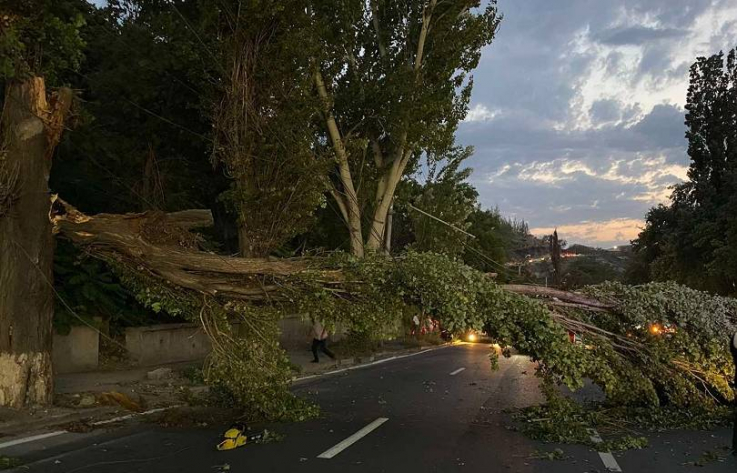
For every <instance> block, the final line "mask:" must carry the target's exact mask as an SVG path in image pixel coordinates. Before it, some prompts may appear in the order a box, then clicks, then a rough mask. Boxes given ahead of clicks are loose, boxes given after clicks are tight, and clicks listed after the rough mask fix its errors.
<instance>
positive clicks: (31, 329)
mask: <svg viewBox="0 0 737 473" xmlns="http://www.w3.org/2000/svg"><path fill="white" fill-rule="evenodd" d="M71 100H72V92H71V90H69V89H61V90H59V91H58V92H57V93H56V94H54V95H52V96H51V99H50V100H49V101H48V102H47V99H46V90H45V86H44V81H43V79H42V78H40V77H34V78H31V79H28V80H26V81H24V82H11V83H9V84H8V85H7V87H6V95H5V101H4V106H3V112H2V118H0V133H1V137H2V148H0V406H6V407H13V408H16V409H20V408H24V407H27V406H31V405H43V404H49V403H50V402H51V400H52V394H53V378H52V368H51V343H52V333H51V330H52V319H53V310H54V309H53V297H54V296H53V292H52V291H53V286H52V280H53V274H52V268H53V256H54V240H53V236H52V233H51V222H50V221H49V211H50V208H51V200H50V198H49V186H48V181H49V173H50V171H51V158H52V154H53V152H54V148H55V147H56V145H57V143H58V142H59V138H60V137H61V132H62V129H63V123H64V119H65V117H66V115H67V112H68V110H69V107H70V104H71Z"/></svg>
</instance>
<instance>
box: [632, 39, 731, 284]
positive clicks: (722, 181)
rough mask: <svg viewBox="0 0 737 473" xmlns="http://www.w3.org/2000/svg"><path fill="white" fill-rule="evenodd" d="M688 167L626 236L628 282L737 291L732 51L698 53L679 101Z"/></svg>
mask: <svg viewBox="0 0 737 473" xmlns="http://www.w3.org/2000/svg"><path fill="white" fill-rule="evenodd" d="M686 110H687V114H686V127H687V132H686V138H687V139H688V155H689V156H690V158H691V166H690V168H689V170H688V181H687V182H685V183H683V184H680V185H677V186H676V187H675V189H674V192H673V194H672V195H671V203H670V205H669V206H665V205H661V206H659V207H657V208H653V209H651V210H650V212H649V213H648V215H647V221H646V227H645V229H644V230H643V231H642V233H640V235H639V237H638V239H637V240H635V241H634V242H633V250H634V252H635V258H634V266H633V267H632V268H630V272H629V275H630V278H631V279H634V280H638V281H641V280H647V279H656V280H667V279H675V280H677V281H679V282H682V283H685V284H688V285H690V286H693V287H696V288H699V289H706V290H711V291H716V292H720V293H724V294H735V293H737V269H736V268H737V219H736V218H735V215H737V52H736V51H735V50H734V49H733V50H731V51H730V52H729V53H728V54H727V57H726V61H725V57H724V54H722V53H719V54H715V55H713V56H711V57H708V58H704V57H701V58H698V59H697V61H696V62H695V63H694V65H693V66H691V78H690V86H689V89H688V97H687V104H686Z"/></svg>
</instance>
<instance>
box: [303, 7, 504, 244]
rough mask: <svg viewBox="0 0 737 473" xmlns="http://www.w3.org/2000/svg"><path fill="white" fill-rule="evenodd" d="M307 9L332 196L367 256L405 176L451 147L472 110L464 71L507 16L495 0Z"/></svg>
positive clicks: (352, 237) (378, 238)
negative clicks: (424, 159)
mask: <svg viewBox="0 0 737 473" xmlns="http://www.w3.org/2000/svg"><path fill="white" fill-rule="evenodd" d="M309 12H310V14H311V15H312V21H313V29H314V31H315V38H316V41H317V43H318V45H319V48H318V49H317V50H316V51H317V53H316V56H315V57H314V61H313V80H314V83H315V88H316V90H317V93H318V96H319V98H320V100H321V104H322V129H323V137H322V138H321V139H320V140H319V143H325V144H326V145H329V146H330V147H331V148H332V151H333V156H334V159H335V161H334V162H335V171H334V173H333V177H332V178H331V179H330V192H331V195H332V196H333V198H334V199H335V202H336V203H337V205H338V207H339V209H340V212H341V215H342V217H343V220H344V222H345V224H346V226H347V228H348V231H349V234H350V246H351V251H352V253H353V254H354V255H357V256H363V254H364V251H365V249H368V250H371V251H378V250H379V249H380V248H381V246H382V244H383V242H384V239H385V237H384V231H385V225H386V221H387V214H388V212H389V208H390V205H391V202H392V200H393V197H394V194H395V191H396V188H397V185H398V183H399V181H400V179H402V177H403V176H404V175H405V174H406V173H407V172H409V170H411V169H412V167H413V165H414V164H415V163H416V162H417V160H418V159H419V157H420V156H421V155H422V153H423V152H426V153H428V154H431V155H437V156H442V155H443V154H444V153H445V152H446V151H448V150H450V149H451V148H452V147H453V145H454V139H453V135H454V133H455V130H456V128H457V126H458V123H459V122H460V121H461V120H462V119H463V118H464V117H465V114H466V112H467V109H468V100H469V97H470V94H471V87H472V80H471V78H470V77H469V76H468V74H469V73H470V72H471V71H472V70H473V69H474V68H475V67H476V66H477V65H478V62H479V59H480V56H481V50H482V48H483V47H484V46H486V45H488V44H490V43H491V41H492V39H493V38H494V34H495V32H496V29H497V26H498V24H499V21H500V19H501V17H500V15H499V14H498V13H497V8H496V2H495V1H492V2H490V4H489V5H488V6H487V7H486V8H485V9H480V2H479V1H478V0H460V1H452V2H446V1H438V0H400V1H389V0H371V1H360V0H349V1H345V2H339V3H337V4H336V2H334V1H317V0H316V1H313V2H312V6H311V8H310V10H309ZM367 188H368V190H367ZM362 189H363V192H364V193H365V194H369V195H371V197H369V198H368V202H363V201H362V199H361V198H360V197H361V195H362V192H361V190H362ZM364 213H367V214H368V215H369V218H364ZM364 224H367V227H368V230H367V232H366V235H364V231H363V228H364ZM364 238H365V240H364ZM364 241H365V243H364Z"/></svg>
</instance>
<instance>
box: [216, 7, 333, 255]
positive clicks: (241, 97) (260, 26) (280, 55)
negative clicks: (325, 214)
mask: <svg viewBox="0 0 737 473" xmlns="http://www.w3.org/2000/svg"><path fill="white" fill-rule="evenodd" d="M305 8H306V7H305V2H303V1H302V0H294V1H291V2H279V3H278V4H270V3H269V2H246V3H243V2H237V5H233V6H232V8H224V9H222V10H221V12H222V13H221V16H222V17H223V18H221V19H220V23H221V24H222V25H224V26H221V27H220V28H219V29H220V32H219V34H218V37H219V44H220V47H219V48H218V49H217V51H220V52H221V53H220V54H221V55H222V57H223V59H222V62H223V63H224V64H223V69H224V70H225V74H224V80H223V81H222V82H223V85H222V87H220V89H221V90H219V91H218V93H219V95H220V96H221V97H222V98H221V99H220V101H219V102H218V104H217V105H216V107H215V110H214V115H215V118H214V129H215V143H214V144H213V160H214V162H215V163H218V164H221V165H223V167H224V169H225V171H226V172H227V175H228V177H229V178H230V179H231V180H232V183H231V186H230V189H229V190H228V191H227V192H225V193H224V194H222V195H221V199H222V200H224V201H225V202H227V204H228V207H229V208H230V209H231V210H232V212H233V214H234V215H235V216H237V222H238V226H239V237H240V238H239V240H240V245H239V246H240V253H241V255H243V256H265V255H268V254H269V253H271V252H272V251H274V250H275V249H276V248H278V247H279V246H280V245H281V244H283V243H284V241H285V240H287V239H289V238H291V237H292V236H294V235H295V234H297V233H299V232H302V231H304V230H305V229H306V228H307V226H308V225H309V224H310V223H312V216H313V211H314V209H315V208H316V207H317V206H318V205H319V204H320V202H321V200H322V198H323V192H324V191H325V182H326V180H327V175H326V172H327V167H326V166H325V164H324V163H323V162H322V161H321V160H318V159H317V157H316V156H315V150H314V137H315V136H316V133H317V130H316V129H315V126H314V120H313V115H314V111H315V109H317V108H318V103H317V102H316V100H315V99H314V98H313V95H312V93H311V91H312V79H311V74H310V71H309V69H310V55H309V51H308V50H305V44H306V42H307V40H308V38H309V36H308V32H309V28H308V24H307V18H305V16H304V15H301V14H299V13H298V12H300V11H305Z"/></svg>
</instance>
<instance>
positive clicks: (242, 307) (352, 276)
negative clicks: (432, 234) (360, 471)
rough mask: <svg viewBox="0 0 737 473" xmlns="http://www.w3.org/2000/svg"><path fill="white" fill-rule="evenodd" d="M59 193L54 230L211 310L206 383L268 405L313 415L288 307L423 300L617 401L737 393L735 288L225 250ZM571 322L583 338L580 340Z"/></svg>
mask: <svg viewBox="0 0 737 473" xmlns="http://www.w3.org/2000/svg"><path fill="white" fill-rule="evenodd" d="M57 204H58V205H57V206H56V207H55V209H56V210H55V212H54V216H53V222H54V228H55V231H56V232H57V233H58V234H60V235H61V236H63V237H65V238H69V239H70V240H72V241H73V242H75V243H76V244H78V245H81V246H82V247H84V248H86V250H87V251H88V252H89V253H90V254H92V255H94V256H96V257H98V258H102V259H104V260H105V261H107V262H108V263H110V265H111V266H112V267H113V268H114V269H115V270H116V271H117V272H118V274H119V275H120V277H121V279H122V280H123V281H124V283H125V284H126V285H128V286H129V287H130V288H132V290H133V292H134V293H135V295H136V297H137V298H138V299H139V300H140V301H141V302H143V303H144V304H147V305H148V306H151V307H155V308H159V309H161V310H166V311H169V312H170V313H172V314H176V315H182V316H185V317H187V318H189V319H190V320H197V321H200V322H201V323H202V324H203V327H204V328H205V330H206V331H207V333H208V335H209V336H210V337H211V339H212V340H213V346H214V347H215V350H214V353H213V355H212V357H211V359H210V363H209V369H208V370H207V372H206V374H207V379H208V381H209V382H211V383H213V384H215V385H218V386H222V387H225V388H227V390H228V392H230V393H232V394H233V395H234V396H235V397H236V399H237V400H238V401H239V402H241V403H243V404H247V405H249V406H251V407H252V408H256V409H257V410H258V411H259V413H260V414H262V415H265V416H269V417H281V418H283V417H287V416H292V417H293V416H294V414H293V413H294V412H298V414H297V416H298V417H303V416H305V415H308V412H307V413H306V412H305V410H304V409H295V408H297V407H302V408H304V407H306V406H305V405H304V404H302V403H300V402H299V401H297V400H295V399H294V398H293V397H291V396H290V395H289V394H288V384H289V378H290V375H289V371H288V360H287V358H286V356H285V354H284V352H283V351H282V350H281V349H280V348H279V347H278V343H277V342H276V339H277V338H276V337H277V334H278V332H277V325H276V322H277V321H278V319H279V317H280V316H281V315H283V314H284V313H287V312H298V313H303V314H307V315H311V316H315V317H318V318H320V319H322V320H323V321H325V322H326V323H327V324H333V323H336V322H341V323H343V324H344V325H347V326H348V327H350V328H351V329H352V330H354V331H357V332H363V333H383V332H387V331H391V330H393V329H394V328H396V327H397V326H398V325H400V324H401V323H402V321H403V320H405V321H406V320H408V319H411V317H412V315H413V314H415V313H418V312H420V313H422V314H426V315H429V316H432V317H434V318H436V319H438V320H439V321H440V322H441V323H442V324H443V326H445V327H446V328H448V329H449V330H451V331H459V332H460V331H463V330H467V329H477V330H480V329H482V328H484V329H486V331H487V332H488V333H489V334H490V335H491V336H492V337H493V338H494V339H495V340H496V341H497V342H498V343H500V344H502V345H506V346H514V347H515V348H516V349H517V350H518V351H519V352H521V353H523V354H526V355H529V356H530V357H531V358H532V359H533V360H535V361H537V362H538V366H539V368H538V372H539V374H540V375H541V376H542V377H544V378H545V379H546V380H548V381H551V382H557V383H563V384H565V385H567V386H569V387H571V388H577V387H580V386H582V384H583V381H584V379H591V380H593V381H594V382H595V383H596V384H598V385H599V386H601V388H602V389H603V390H604V392H605V393H606V395H607V399H608V401H609V402H611V403H613V404H618V405H632V406H649V407H653V406H669V407H675V408H680V409H699V410H704V409H706V410H709V409H714V408H718V407H719V406H722V405H725V404H726V403H728V402H729V401H731V400H732V399H733V392H732V386H731V385H730V380H731V379H732V376H733V373H734V367H733V365H732V363H731V357H730V354H729V349H728V336H729V334H731V333H733V332H734V329H735V323H734V321H735V316H736V315H737V302H736V301H734V300H732V299H726V298H721V297H714V296H710V295H708V294H705V293H701V292H698V291H693V290H690V289H687V288H685V287H682V286H678V285H676V284H648V285H644V286H637V287H631V286H625V285H621V284H604V285H600V286H595V287H590V288H586V289H585V290H584V291H582V292H581V293H568V292H563V291H556V290H551V289H546V288H539V287H530V286H500V285H497V284H496V283H495V282H494V281H493V280H491V279H490V278H488V277H487V276H485V275H484V274H483V273H481V272H478V271H475V270H473V269H471V268H469V267H467V266H465V265H463V264H461V263H459V262H457V261H454V260H451V259H449V258H447V257H444V256H441V255H437V254H432V253H408V254H406V255H403V256H401V257H399V258H394V259H390V258H386V257H379V256H377V257H367V258H364V259H355V258H353V257H350V256H348V255H343V254H337V255H333V256H330V257H324V258H295V259H268V258H261V259H247V258H233V257H225V256H220V255H215V254H212V253H206V252H203V251H198V250H197V245H198V238H197V237H196V236H195V235H193V234H191V233H190V232H188V231H186V229H185V228H184V227H183V226H181V225H179V223H178V222H179V221H181V220H182V217H181V214H180V215H164V214H162V213H144V214H131V215H107V214H103V215H98V216H86V215H83V214H81V213H79V212H78V211H76V210H75V209H73V208H72V207H71V206H69V205H67V204H65V203H64V202H62V201H58V202H57ZM188 215H189V218H188V219H187V220H186V222H187V223H186V225H185V226H186V227H189V228H192V227H195V226H198V225H205V224H207V223H208V222H209V220H208V216H207V214H206V213H202V212H200V213H194V212H190V213H189V214H188ZM195 216H196V217H195ZM234 321H237V322H239V326H240V327H241V329H240V333H238V334H237V333H236V331H235V329H234V328H233V326H234V325H233V322H234ZM569 332H575V333H577V334H579V335H582V336H583V342H582V343H571V342H570V341H569Z"/></svg>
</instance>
